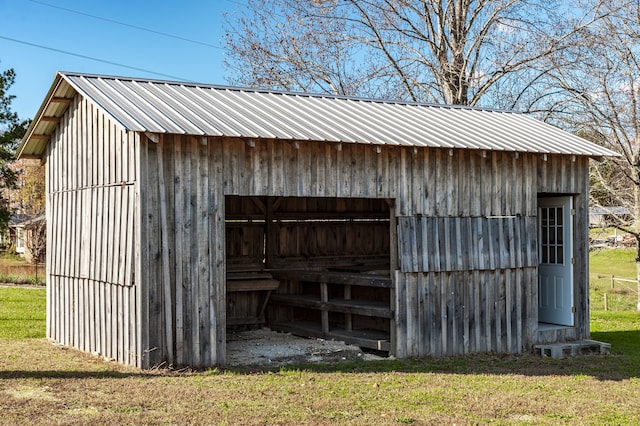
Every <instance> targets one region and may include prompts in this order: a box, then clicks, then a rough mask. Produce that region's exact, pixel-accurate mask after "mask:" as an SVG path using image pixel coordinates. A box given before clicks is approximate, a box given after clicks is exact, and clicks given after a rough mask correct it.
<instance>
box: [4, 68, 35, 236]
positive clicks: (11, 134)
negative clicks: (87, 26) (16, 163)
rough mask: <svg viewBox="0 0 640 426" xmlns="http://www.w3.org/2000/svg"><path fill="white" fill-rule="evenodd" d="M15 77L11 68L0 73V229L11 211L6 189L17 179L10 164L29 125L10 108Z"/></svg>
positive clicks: (11, 186) (12, 186)
mask: <svg viewBox="0 0 640 426" xmlns="http://www.w3.org/2000/svg"><path fill="white" fill-rule="evenodd" d="M15 78H16V74H15V71H14V70H13V69H8V70H5V71H2V72H1V73H0V231H4V230H5V229H6V227H7V225H8V223H9V218H10V217H11V213H12V212H11V206H10V205H9V202H8V200H7V198H6V196H5V193H6V190H8V189H13V188H15V186H16V181H17V175H16V172H15V171H14V170H13V169H11V167H10V165H11V162H12V161H13V160H14V155H15V149H16V147H17V145H18V143H19V142H20V140H21V139H22V137H23V136H24V134H25V132H26V130H27V126H28V125H29V121H28V120H20V119H19V118H18V114H16V113H15V112H14V111H12V110H11V101H13V99H14V98H15V96H13V95H9V88H10V87H11V86H12V85H13V83H14V82H15Z"/></svg>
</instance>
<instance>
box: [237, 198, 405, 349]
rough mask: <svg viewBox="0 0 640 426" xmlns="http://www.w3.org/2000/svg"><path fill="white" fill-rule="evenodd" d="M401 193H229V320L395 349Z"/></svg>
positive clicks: (367, 345) (362, 344) (242, 324)
mask: <svg viewBox="0 0 640 426" xmlns="http://www.w3.org/2000/svg"><path fill="white" fill-rule="evenodd" d="M392 204H393V202H392V200H387V199H372V198H319V197H244V196H227V197H225V206H226V209H225V211H226V270H227V304H226V308H227V327H228V328H230V327H236V328H237V327H245V328H246V327H255V326H261V325H266V326H268V327H269V328H271V329H273V330H282V331H288V332H291V333H293V334H296V335H301V336H308V337H320V338H325V339H336V340H341V341H344V342H346V343H349V344H353V345H357V346H360V347H363V348H370V349H375V350H380V351H390V350H391V347H392V345H391V335H392V330H393V309H392V305H391V304H392V301H393V298H392V297H391V296H392V294H393V282H392V279H391V274H390V264H391V263H390V258H391V252H392V250H391V245H392V244H397V243H396V242H392V241H391V238H392V237H391V236H392V235H395V232H390V230H391V227H392V226H393V227H395V220H394V218H393V214H392V207H390V206H392Z"/></svg>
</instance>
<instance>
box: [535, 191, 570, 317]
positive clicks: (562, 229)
mask: <svg viewBox="0 0 640 426" xmlns="http://www.w3.org/2000/svg"><path fill="white" fill-rule="evenodd" d="M572 209H573V198H572V197H549V198H539V199H538V245H539V261H540V265H539V267H538V321H539V322H545V323H550V324H558V325H566V326H573V325H574V312H573V311H574V305H573V215H572V214H571V212H572Z"/></svg>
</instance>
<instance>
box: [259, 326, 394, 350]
mask: <svg viewBox="0 0 640 426" xmlns="http://www.w3.org/2000/svg"><path fill="white" fill-rule="evenodd" d="M271 328H272V329H274V330H278V331H286V332H289V333H292V334H295V335H298V336H305V337H317V338H321V339H328V340H330V339H335V340H341V341H343V342H345V343H347V344H350V345H356V346H360V347H361V348H368V349H375V350H378V351H387V352H388V351H389V349H390V346H391V345H390V343H389V336H388V335H387V333H384V332H382V331H377V330H350V331H348V330H344V329H339V328H337V329H332V330H331V331H329V332H323V331H322V329H321V327H320V324H318V323H313V322H306V321H305V322H301V321H300V322H291V323H278V324H272V325H271Z"/></svg>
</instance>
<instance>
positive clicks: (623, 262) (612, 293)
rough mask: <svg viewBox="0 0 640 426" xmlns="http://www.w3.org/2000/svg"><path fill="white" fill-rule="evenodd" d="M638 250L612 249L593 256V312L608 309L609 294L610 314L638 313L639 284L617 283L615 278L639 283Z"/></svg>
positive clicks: (590, 266) (591, 283)
mask: <svg viewBox="0 0 640 426" xmlns="http://www.w3.org/2000/svg"><path fill="white" fill-rule="evenodd" d="M635 256H636V253H635V250H632V249H609V250H599V251H594V252H591V254H590V256H589V276H590V280H589V285H590V293H589V295H590V303H591V310H592V311H597V310H602V309H604V294H605V293H607V297H608V300H609V310H611V311H635V310H636V305H637V303H638V298H637V295H638V293H637V289H638V286H637V284H636V283H627V282H619V281H616V282H615V286H614V287H613V288H612V286H611V276H612V275H614V276H616V277H619V278H628V279H635V277H636V262H635Z"/></svg>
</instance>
